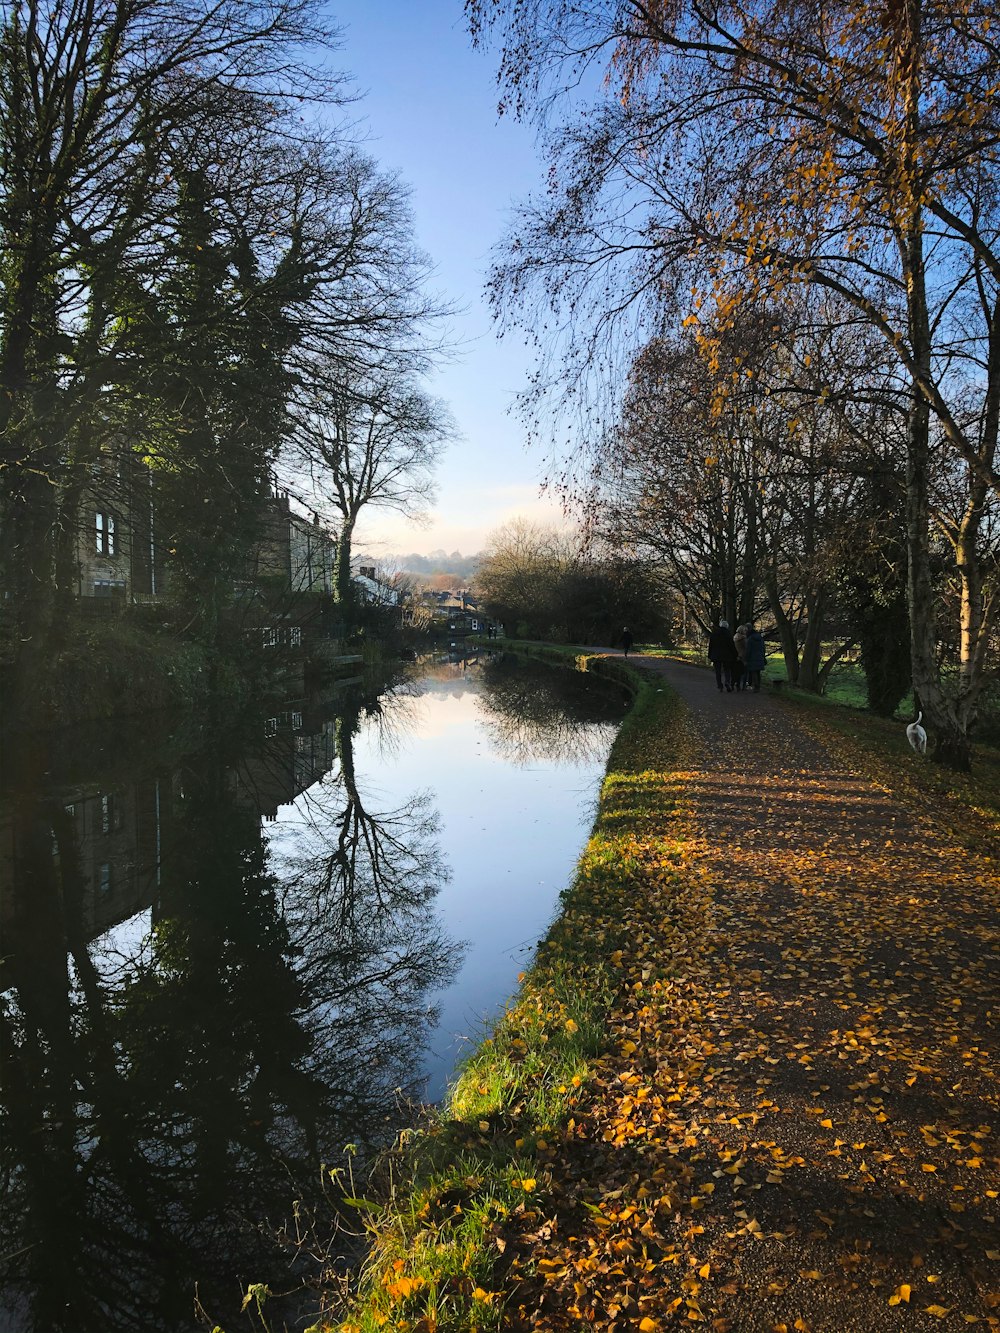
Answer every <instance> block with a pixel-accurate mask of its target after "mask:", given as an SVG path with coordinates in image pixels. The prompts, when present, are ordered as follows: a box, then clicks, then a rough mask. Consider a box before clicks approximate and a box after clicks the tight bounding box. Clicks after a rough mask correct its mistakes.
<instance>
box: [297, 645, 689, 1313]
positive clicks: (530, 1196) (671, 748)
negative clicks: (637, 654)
mask: <svg viewBox="0 0 1000 1333" xmlns="http://www.w3.org/2000/svg"><path fill="white" fill-rule="evenodd" d="M531 655H532V656H535V657H538V658H541V659H543V660H547V661H551V662H561V663H562V664H563V665H569V664H573V665H575V666H576V667H577V669H582V670H592V671H595V672H598V673H600V674H601V675H603V676H606V677H609V678H611V679H614V680H616V681H618V682H619V683H621V684H623V685H626V686H627V687H628V688H629V689H630V691H631V692H632V693H633V695H634V704H633V707H632V710H631V711H630V713H629V714H628V715H627V717H626V718H625V720H624V722H623V724H622V727H621V729H620V731H619V733H618V736H617V738H616V740H615V743H614V745H613V747H612V750H611V754H610V757H609V760H608V765H607V772H606V776H605V779H604V783H603V786H602V790H601V796H600V803H599V807H598V813H597V818H596V821H595V824H594V828H593V832H592V834H591V837H590V840H589V842H588V843H587V846H586V848H585V850H584V852H583V854H582V856H581V858H580V860H579V863H578V865H577V869H576V873H575V876H574V878H573V881H572V883H571V884H570V886H569V887H568V888H567V889H566V890H564V892H563V893H562V895H561V912H560V915H559V917H558V919H557V920H556V921H555V923H554V924H553V926H552V928H551V929H550V931H549V933H548V935H547V936H546V938H545V939H544V940H543V941H542V942H541V943H540V945H539V947H538V950H537V955H536V958H535V961H534V963H533V964H532V965H531V967H530V968H529V969H528V970H527V971H525V972H524V973H523V974H522V975H521V978H520V989H519V993H518V994H517V996H516V997H515V998H514V999H513V1000H512V1001H511V1003H510V1005H509V1007H508V1009H507V1011H506V1013H505V1014H504V1016H503V1017H502V1019H501V1020H500V1021H499V1023H498V1024H497V1026H496V1028H495V1030H494V1031H493V1033H492V1035H491V1036H490V1037H488V1038H487V1039H486V1040H485V1041H484V1042H483V1043H482V1044H481V1046H480V1047H479V1048H478V1050H477V1051H476V1052H475V1053H474V1055H473V1056H472V1057H471V1059H470V1060H469V1061H468V1062H467V1063H466V1065H465V1066H464V1069H463V1070H462V1072H461V1075H460V1077H459V1078H458V1080H457V1082H456V1083H455V1085H454V1087H453V1089H452V1091H451V1094H450V1096H449V1098H448V1099H447V1101H446V1102H445V1104H444V1106H443V1107H442V1108H441V1109H440V1111H439V1112H438V1113H437V1114H435V1115H433V1116H432V1117H430V1118H428V1119H427V1120H426V1121H425V1122H424V1123H423V1124H422V1125H421V1127H420V1128H419V1129H417V1130H415V1131H413V1132H411V1133H408V1134H405V1135H404V1137H403V1139H402V1140H401V1141H400V1143H399V1144H398V1145H397V1146H396V1148H395V1150H394V1151H393V1152H392V1153H390V1154H387V1155H386V1157H385V1158H384V1160H383V1162H382V1164H381V1167H380V1171H379V1174H378V1177H377V1179H376V1180H375V1181H374V1182H373V1186H372V1190H371V1193H372V1196H373V1197H372V1198H368V1199H358V1200H357V1201H356V1202H357V1207H358V1210H359V1219H364V1220H365V1221H366V1222H367V1223H368V1224H369V1226H370V1241H371V1249H370V1254H369V1259H368V1263H367V1266H366V1268H365V1271H364V1274H363V1277H362V1280H361V1284H360V1288H359V1289H358V1290H357V1291H355V1292H354V1294H353V1295H352V1296H350V1297H349V1298H348V1305H349V1309H350V1313H349V1314H345V1313H344V1309H345V1306H344V1299H345V1296H344V1290H345V1288H344V1286H341V1288H340V1290H339V1291H338V1292H337V1294H336V1296H335V1297H334V1303H333V1307H332V1308H331V1309H330V1310H329V1311H328V1318H327V1321H326V1322H325V1323H322V1324H321V1325H320V1326H321V1327H328V1328H340V1329H342V1330H344V1333H358V1331H362V1333H367V1330H370V1329H378V1328H400V1329H412V1330H426V1331H427V1333H429V1331H430V1330H434V1329H437V1330H446V1329H454V1330H459V1329H462V1330H468V1329H482V1330H484V1331H485V1330H488V1329H502V1328H507V1327H510V1326H511V1324H510V1322H509V1321H510V1319H511V1317H512V1312H511V1307H510V1296H511V1293H512V1292H513V1291H515V1290H516V1289H517V1287H518V1285H519V1284H520V1283H521V1282H522V1280H523V1278H524V1277H525V1276H526V1274H527V1271H528V1268H530V1269H532V1270H534V1268H535V1264H534V1262H533V1259H532V1257H531V1252H530V1245H529V1246H528V1247H527V1248H524V1247H523V1246H522V1245H521V1244H520V1243H515V1242H514V1241H513V1235H514V1233H515V1232H516V1233H518V1234H519V1235H521V1236H524V1237H528V1238H530V1236H531V1233H532V1230H533V1228H535V1227H545V1226H546V1225H547V1223H546V1218H547V1217H548V1215H549V1212H550V1210H551V1204H552V1201H553V1188H554V1184H555V1181H554V1176H553V1174H552V1167H553V1165H554V1163H555V1161H556V1159H557V1158H558V1157H559V1156H560V1154H561V1153H562V1152H563V1150H564V1148H565V1147H566V1146H567V1145H572V1144H573V1143H574V1142H576V1141H578V1140H579V1138H580V1136H581V1134H582V1132H583V1130H582V1124H581V1121H580V1116H581V1106H582V1104H583V1102H584V1101H585V1099H586V1098H587V1097H588V1096H589V1095H590V1092H591V1090H592V1086H593V1084H594V1080H595V1079H598V1078H600V1077H601V1073H600V1071H601V1069H602V1068H603V1066H604V1065H605V1064H606V1062H607V1061H608V1060H609V1059H614V1058H615V1056H616V1055H617V1054H618V1051H617V1049H616V1048H617V1042H618V1035H617V1032H616V1026H615V1025H614V1024H613V1023H612V1022H611V1016H612V1014H613V1012H614V1010H615V1009H616V1007H617V1006H619V1005H620V1004H621V1002H622V999H623V997H627V1002H628V1005H629V1007H630V1008H634V1010H635V1013H636V1016H637V1017H636V1022H635V1025H634V1028H633V1030H634V1031H635V1033H636V1040H638V1039H639V1036H640V1034H641V1029H642V1019H641V1017H640V1015H641V1013H642V1011H643V1010H644V1008H645V1005H646V1003H647V997H651V996H656V995H658V994H659V993H660V990H661V987H662V986H663V985H664V984H668V979H669V984H670V986H671V987H672V986H673V984H674V982H675V980H676V979H677V978H681V977H683V976H684V974H685V973H686V971H687V970H688V968H689V967H690V966H691V965H692V961H693V960H694V961H697V960H698V959H699V958H700V952H701V946H700V944H699V940H700V938H701V937H702V936H703V927H704V915H705V912H706V910H707V908H706V900H705V897H704V894H703V893H702V892H700V891H698V889H697V888H696V886H695V885H694V884H693V883H692V881H691V880H690V879H689V878H688V877H687V875H686V871H685V866H686V859H687V854H688V850H689V846H690V835H689V833H688V831H687V827H686V822H685V818H684V811H683V804H682V799H681V798H682V795H683V793H682V788H681V787H680V786H679V785H678V783H677V781H676V775H677V774H678V772H679V771H680V770H682V769H683V768H684V767H685V764H686V756H688V755H689V753H690V747H691V743H692V742H691V737H690V735H689V732H688V729H687V726H686V723H685V717H684V709H683V706H682V704H681V701H680V699H679V698H678V696H677V695H676V694H675V693H674V692H673V691H671V690H670V689H669V688H665V687H664V685H663V683H662V682H661V681H660V680H658V679H657V678H656V677H655V676H650V675H648V674H647V673H646V672H643V671H633V670H632V669H631V668H630V667H627V666H625V665H624V664H623V663H622V662H621V661H616V660H614V659H612V658H608V657H606V656H600V655H586V654H583V655H577V656H575V657H574V655H573V654H569V653H567V652H563V651H561V650H559V649H552V650H547V649H544V648H538V649H536V650H534V651H532V653H531ZM632 1049H633V1050H634V1049H635V1043H633V1046H632ZM387 1197H388V1198H389V1200H390V1201H389V1202H388V1203H386V1202H385V1200H386V1198H387ZM525 1265H527V1266H528V1268H526V1267H525Z"/></svg>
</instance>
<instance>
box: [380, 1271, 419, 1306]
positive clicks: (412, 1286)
mask: <svg viewBox="0 0 1000 1333" xmlns="http://www.w3.org/2000/svg"><path fill="white" fill-rule="evenodd" d="M426 1285H427V1282H426V1279H424V1278H422V1277H401V1278H400V1279H399V1280H398V1281H397V1282H390V1283H389V1284H388V1286H387V1287H386V1290H387V1291H388V1293H389V1295H390V1296H391V1298H392V1299H393V1300H394V1301H405V1300H408V1299H409V1297H410V1296H412V1295H413V1293H414V1292H415V1291H419V1290H420V1288H421V1287H425V1286H426Z"/></svg>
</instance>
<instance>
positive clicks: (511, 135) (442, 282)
mask: <svg viewBox="0 0 1000 1333" xmlns="http://www.w3.org/2000/svg"><path fill="white" fill-rule="evenodd" d="M327 12H328V13H329V15H330V18H331V20H332V21H333V22H335V23H336V24H337V25H338V26H339V27H340V28H341V29H342V34H343V45H342V48H341V50H340V52H339V58H338V61H337V64H338V65H339V67H340V68H342V69H343V70H344V71H345V72H346V73H348V74H349V75H351V76H352V77H353V79H354V81H355V83H356V85H357V88H358V90H359V91H360V92H361V93H363V94H364V97H363V100H362V101H361V103H360V104H359V105H358V107H357V108H356V110H357V114H358V116H359V118H360V119H361V120H362V121H363V122H364V127H365V130H366V133H367V136H368V140H367V145H366V146H367V149H368V151H369V152H370V153H371V155H372V156H373V157H374V158H376V159H377V160H378V162H379V163H380V164H381V165H382V166H383V167H384V168H387V169H390V170H393V171H395V172H397V173H398V174H399V176H400V178H401V179H402V180H404V181H405V182H407V183H408V184H409V185H410V187H411V189H412V200H413V211H414V217H415V223H416V233H417V241H418V243H419V245H420V246H421V247H422V248H423V249H424V250H425V251H426V252H427V254H428V255H429V256H430V258H431V260H432V262H433V263H434V266H435V275H434V279H433V281H432V289H433V290H434V291H436V292H438V293H440V294H441V295H442V296H443V297H444V298H445V299H446V300H447V301H449V302H451V303H453V304H455V305H457V306H459V307H462V308H463V310H464V313H462V314H460V315H457V316H456V317H455V319H454V320H453V328H454V332H455V334H456V337H457V338H458V340H459V341H460V342H461V343H462V344H464V345H465V346H464V351H463V352H462V353H461V354H460V359H459V360H458V361H457V362H456V363H455V364H453V365H447V366H444V367H442V369H441V370H440V372H439V373H438V375H437V376H436V378H435V380H434V382H433V383H432V384H431V386H430V387H431V390H432V392H434V393H435V394H436V395H437V396H438V397H440V398H442V399H444V400H445V402H447V404H448V406H449V408H450V410H451V412H452V415H453V416H454V418H455V421H456V423H457V426H458V430H459V434H460V438H459V439H458V440H457V441H456V443H455V444H453V445H452V446H451V447H450V448H449V450H448V452H447V453H446V455H445V456H444V458H443V460H442V463H441V466H440V469H439V472H438V482H439V499H438V503H437V505H436V507H435V513H434V521H433V523H432V525H431V526H430V527H428V528H419V527H416V526H414V525H412V524H408V523H405V522H403V521H401V520H399V519H397V518H395V517H394V516H390V515H385V516H380V515H378V514H377V513H375V512H372V514H371V515H370V516H369V517H368V519H367V520H366V521H365V523H364V524H363V526H362V531H361V533H360V542H359V549H360V545H366V546H367V547H368V548H369V550H370V551H371V553H372V554H383V553H390V552H398V553H406V552H409V551H422V552H428V551H431V550H435V549H437V548H439V547H441V548H444V549H445V550H447V551H449V552H450V551H453V550H456V549H457V550H460V551H462V552H463V554H466V555H468V554H472V553H473V552H475V551H478V550H479V549H480V548H481V547H482V545H483V541H484V539H485V537H486V534H487V533H488V532H489V530H490V529H491V528H494V527H496V526H498V525H499V524H500V523H502V522H504V521H506V520H507V519H508V518H510V517H512V516H513V515H515V514H523V515H526V516H528V517H532V518H536V519H544V520H549V519H551V521H555V522H558V521H559V513H558V509H557V508H556V506H555V505H554V504H552V503H551V502H549V501H542V500H540V499H539V497H538V485H539V481H540V478H541V473H542V470H543V460H542V458H541V455H540V454H537V453H529V452H528V451H527V450H526V449H525V446H524V435H523V431H522V430H521V427H520V425H519V422H518V420H517V418H516V417H515V416H513V415H511V414H510V413H509V412H508V410H507V409H508V407H509V405H510V403H511V400H512V398H513V396H514V394H515V393H516V392H517V390H518V389H520V388H521V387H522V386H523V384H524V382H525V380H526V378H527V375H528V373H529V371H530V367H531V361H530V353H529V351H528V349H526V348H525V347H524V346H523V345H522V344H521V343H520V341H519V340H518V341H515V340H513V339H511V338H508V339H505V340H504V342H503V343H500V342H498V340H497V339H496V338H495V337H494V334H493V331H492V325H491V319H490V314H489V311H488V309H487V306H486V302H485V298H484V296H483V285H484V281H485V276H486V270H487V268H488V265H489V257H490V250H491V248H492V247H493V246H494V245H495V244H496V243H497V242H498V241H499V240H500V238H501V236H502V235H503V233H504V231H505V229H506V224H507V221H508V212H509V209H510V207H511V204H512V203H514V202H515V201H516V200H518V199H519V198H522V197H523V196H525V195H526V194H527V193H528V192H529V191H530V190H532V189H533V188H534V187H535V186H536V185H537V184H538V183H539V180H540V177H541V170H542V169H541V167H540V165H539V161H538V158H537V155H536V152H535V147H534V140H533V135H532V132H531V130H530V129H529V128H528V127H526V126H523V125H519V124H517V123H515V122H514V121H512V120H510V119H509V118H508V117H504V118H503V119H498V117H497V114H496V103H497V89H496V84H495V79H494V69H495V66H494V62H493V60H492V58H491V56H490V55H489V54H488V53H486V54H484V53H482V52H479V51H474V50H473V49H472V46H471V43H470V41H469V37H468V32H467V30H466V27H465V21H464V18H463V12H462V0H331V2H330V3H329V4H328V5H327Z"/></svg>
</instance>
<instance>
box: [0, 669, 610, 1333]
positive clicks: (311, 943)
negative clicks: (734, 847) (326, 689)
mask: <svg viewBox="0 0 1000 1333" xmlns="http://www.w3.org/2000/svg"><path fill="white" fill-rule="evenodd" d="M621 713H622V703H621V699H620V697H619V696H617V695H615V693H614V692H613V691H611V690H609V689H608V688H607V687H605V688H603V689H601V688H598V687H597V685H596V683H592V682H586V681H583V680H581V679H579V678H576V677H574V676H573V675H572V673H568V672H545V671H544V670H540V669H539V668H537V667H532V668H528V669H524V668H522V667H515V666H513V665H511V664H510V663H508V662H503V661H490V660H486V659H483V660H481V661H478V662H470V661H463V660H454V661H450V662H440V663H438V664H435V665H432V666H431V667H430V668H429V669H427V670H426V671H424V672H423V674H421V675H415V676H414V677H413V678H411V679H407V680H402V681H399V682H397V683H396V684H395V685H394V686H392V687H391V688H388V689H386V688H375V687H365V686H360V685H359V686H356V687H352V688H351V689H350V690H348V691H345V692H342V693H341V694H340V695H338V697H337V698H336V699H334V700H327V701H324V702H323V703H316V704H314V705H313V706H311V707H310V706H307V705H305V704H298V705H289V706H288V708H286V709H283V710H275V711H271V712H270V713H269V714H267V715H265V716H263V717H259V718H256V719H254V720H252V721H251V722H250V723H249V724H248V725H247V726H244V727H233V726H224V725H220V724H217V723H216V724H203V725H202V726H201V727H200V728H197V727H194V726H192V727H191V729H190V730H189V731H188V732H184V731H177V732H173V733H168V734H164V735H157V734H156V730H155V728H154V727H151V726H150V725H149V724H148V723H146V722H145V721H143V723H142V724H141V725H140V726H138V727H136V728H134V729H133V731H132V732H129V731H128V730H123V729H121V728H119V729H117V730H114V731H112V730H110V729H108V730H107V732H106V734H103V735H102V734H100V733H98V734H96V735H92V734H85V733H74V734H73V735H55V736H51V737H49V738H48V739H47V740H45V741H44V742H43V741H36V742H34V743H30V744H29V743H22V744H20V745H18V746H16V747H14V746H12V745H7V746H6V747H5V751H4V755H3V759H4V768H3V771H2V772H0V1060H2V1066H3V1078H2V1093H0V1192H2V1200H0V1277H2V1282H3V1291H2V1294H0V1328H3V1329H5V1330H10V1331H11V1333H27V1331H28V1330H35V1329H38V1330H41V1329H45V1330H46V1333H61V1331H62V1330H65V1333H110V1331H112V1330H116V1329H121V1330H125V1329H128V1330H134V1329H136V1328H143V1329H144V1330H150V1331H151V1333H155V1331H156V1330H164V1331H165V1333H175V1331H178V1333H179V1331H180V1330H190V1329H193V1328H195V1327H198V1326H200V1323H199V1321H198V1320H196V1318H195V1299H196V1293H197V1298H198V1299H199V1300H200V1302H201V1304H202V1306H203V1308H204V1311H205V1312H206V1314H207V1317H208V1318H209V1319H210V1321H211V1322H210V1324H209V1326H211V1324H212V1323H215V1322H218V1323H219V1324H221V1325H223V1326H225V1327H229V1328H231V1329H235V1328H236V1327H237V1326H240V1317H239V1306H240V1301H241V1297H242V1295H243V1292H244V1290H245V1287H246V1284H247V1283H248V1282H250V1281H260V1282H268V1283H269V1284H270V1285H271V1287H272V1289H273V1290H275V1291H287V1292H290V1293H298V1294H293V1295H291V1296H290V1297H289V1299H288V1301H287V1302H286V1303H285V1304H284V1305H282V1304H281V1303H280V1302H279V1303H277V1304H272V1306H271V1307H270V1313H271V1316H272V1317H273V1319H274V1321H275V1325H276V1326H279V1327H280V1326H281V1321H282V1319H284V1318H288V1319H289V1320H290V1321H291V1322H294V1321H295V1320H296V1319H297V1318H298V1316H299V1314H300V1313H301V1311H302V1309H303V1305H302V1297H301V1286H302V1283H303V1282H308V1281H309V1280H310V1278H311V1275H312V1273H313V1271H314V1270H313V1267H312V1264H311V1261H310V1258H309V1256H308V1255H306V1254H304V1253H302V1251H301V1249H300V1247H299V1246H298V1245H297V1244H296V1228H297V1227H298V1226H299V1224H300V1222H301V1219H302V1218H308V1217H309V1216H310V1215H311V1214H312V1213H313V1211H316V1213H317V1216H318V1217H319V1218H320V1219H321V1226H322V1228H323V1229H324V1230H325V1232H326V1234H327V1235H329V1234H330V1232H331V1231H332V1230H335V1228H336V1216H335V1209H336V1206H337V1197H336V1191H334V1196H333V1197H332V1198H331V1197H330V1196H329V1194H328V1193H325V1192H324V1190H323V1183H322V1182H323V1175H322V1172H321V1169H320V1168H321V1165H322V1164H327V1165H331V1164H332V1165H336V1164H339V1163H341V1162H342V1161H343V1160H344V1153H345V1148H346V1147H347V1145H357V1148H358V1152H359V1154H360V1155H361V1156H362V1157H363V1156H364V1155H365V1154H366V1153H368V1152H371V1151H374V1150H375V1149H376V1148H377V1147H379V1146H380V1145H383V1144H384V1143H385V1142H386V1141H388V1140H390V1139H391V1137H392V1135H393V1134H394V1132H395V1131H396V1129H397V1128H398V1127H400V1126H401V1125H402V1124H404V1123H406V1122H407V1121H408V1120H409V1118H410V1117H411V1115H412V1107H411V1106H410V1104H409V1102H408V1099H409V1098H421V1097H424V1096H427V1095H430V1096H432V1097H437V1096H440V1095H441V1092H442V1090H443V1087H444V1083H445V1081H446V1079H447V1077H448V1075H449V1073H450V1071H451V1069H452V1068H453V1065H454V1060H455V1055H456V1050H455V1047H454V1041H453V1039H454V1037H455V1034H457V1033H462V1034H464V1035H475V1032H476V1028H477V1024H479V1023H480V1022H481V1019H482V1016H483V1015H484V1014H485V1013H486V1012H487V1011H488V1010H489V1009H490V1008H495V1007H496V1006H497V1005H499V1004H502V1003H503V1001H504V999H505V998H506V996H507V995H508V994H509V993H510V992H511V991H512V990H513V989H514V985H515V981H514V977H515V975H516V971H517V970H518V967H519V966H520V965H521V963H522V962H523V960H515V959H514V958H513V957H512V950H514V949H516V948H522V947H523V948H525V949H527V948H528V947H530V944H531V943H532V942H533V940H534V939H536V938H537V937H538V934H539V933H541V931H542V930H543V929H544V924H545V922H546V921H547V919H548V918H549V917H550V916H551V914H552V912H553V910H554V907H555V903H556V896H557V893H558V889H559V888H560V887H561V886H562V884H563V883H565V881H566V878H567V877H568V874H569V873H570V869H571V867H572V863H573V861H574V859H575V856H576V854H577V852H578V849H579V846H580V843H581V840H582V835H583V830H584V829H585V827H586V824H587V823H588V822H589V806H590V805H591V804H592V801H593V794H594V791H595V790H596V784H597V781H598V779H599V776H600V771H601V769H602V768H603V763H604V757H605V754H606V750H607V746H608V745H609V744H610V740H611V736H612V735H613V731H614V728H615V726H616V724H617V722H618V720H620V717H621ZM557 767H558V768H559V771H558V772H557ZM574 774H576V775H577V776H576V777H574V776H573V775H574ZM465 939H468V940H469V941H470V944H469V948H468V950H467V951H466V950H465V948H464V946H463V944H462V943H461V941H463V940H465ZM456 975H457V978H458V979H457V980H456V979H455V978H456ZM353 1221H354V1218H353V1217H352V1224H353ZM306 1308H308V1303H307V1306H306Z"/></svg>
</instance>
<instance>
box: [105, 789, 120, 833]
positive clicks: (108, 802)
mask: <svg viewBox="0 0 1000 1333" xmlns="http://www.w3.org/2000/svg"><path fill="white" fill-rule="evenodd" d="M121 824H122V821H121V815H120V813H119V810H118V802H117V801H116V800H115V798H114V796H111V795H108V796H102V797H101V832H102V833H111V832H112V831H113V830H114V829H117V828H121Z"/></svg>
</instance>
